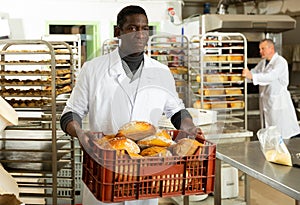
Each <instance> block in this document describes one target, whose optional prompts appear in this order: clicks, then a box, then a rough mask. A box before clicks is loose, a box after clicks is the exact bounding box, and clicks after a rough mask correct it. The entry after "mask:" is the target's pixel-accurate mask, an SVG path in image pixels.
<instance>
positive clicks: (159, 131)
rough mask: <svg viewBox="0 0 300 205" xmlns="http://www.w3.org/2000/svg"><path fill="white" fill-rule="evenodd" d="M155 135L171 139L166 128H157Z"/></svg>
mask: <svg viewBox="0 0 300 205" xmlns="http://www.w3.org/2000/svg"><path fill="white" fill-rule="evenodd" d="M155 136H160V137H164V138H166V139H169V140H172V137H171V135H170V134H169V133H168V132H167V130H163V129H157V131H156V133H155Z"/></svg>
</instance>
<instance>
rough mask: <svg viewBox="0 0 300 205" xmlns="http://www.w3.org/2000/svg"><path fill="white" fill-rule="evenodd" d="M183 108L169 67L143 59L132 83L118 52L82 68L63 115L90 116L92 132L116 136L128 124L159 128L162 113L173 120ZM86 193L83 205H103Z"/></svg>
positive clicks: (148, 202) (90, 62)
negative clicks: (133, 123) (136, 121)
mask: <svg viewBox="0 0 300 205" xmlns="http://www.w3.org/2000/svg"><path fill="white" fill-rule="evenodd" d="M183 108H184V104H183V102H182V100H181V99H180V98H178V94H177V92H176V87H175V81H174V78H173V75H172V74H171V72H170V70H169V68H168V67H167V66H165V65H163V64H161V63H159V62H158V61H156V60H154V59H152V58H150V57H148V56H147V55H144V63H143V67H142V73H141V77H140V78H138V79H136V80H134V81H133V82H130V79H129V78H128V77H127V76H126V73H125V71H124V69H123V67H122V62H121V58H120V56H119V53H118V49H116V50H114V51H113V52H111V53H109V54H107V55H104V56H100V57H97V58H95V59H93V60H91V61H89V62H86V63H85V64H84V65H83V67H82V69H81V71H80V74H79V76H78V79H77V82H76V84H75V87H74V89H73V91H72V94H71V96H70V99H69V100H68V101H67V105H66V107H65V109H64V111H63V113H66V112H68V111H72V112H75V113H77V114H78V115H79V116H80V117H81V118H84V116H86V115H87V114H89V127H90V131H95V132H100V131H101V132H104V133H105V134H116V133H117V131H118V129H119V128H120V126H122V125H123V124H125V123H127V122H129V121H133V120H142V121H147V122H150V123H152V124H153V125H155V126H157V124H158V120H159V119H160V117H161V115H162V113H163V112H164V113H165V114H166V116H167V117H171V116H172V115H173V114H175V113H176V112H178V111H179V110H181V109H183ZM84 193H85V194H84V196H83V201H84V204H88V205H94V204H102V203H101V202H99V201H98V202H97V200H95V199H94V198H93V195H92V194H91V193H90V192H89V191H87V190H85V191H84ZM138 202H139V203H137V201H134V202H132V203H131V204H134V205H136V204H141V205H142V204H145V205H146V204H149V205H150V204H158V200H157V199H154V200H147V201H138ZM126 204H130V203H128V202H126Z"/></svg>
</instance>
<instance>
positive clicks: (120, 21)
mask: <svg viewBox="0 0 300 205" xmlns="http://www.w3.org/2000/svg"><path fill="white" fill-rule="evenodd" d="M134 14H143V15H145V16H146V17H147V14H146V11H145V10H144V9H143V8H142V7H140V6H135V5H131V6H126V7H124V8H123V9H122V10H121V11H120V12H119V14H118V16H117V26H118V27H119V28H122V26H123V25H124V23H125V22H126V17H127V16H130V15H134ZM147 18H148V17H147Z"/></svg>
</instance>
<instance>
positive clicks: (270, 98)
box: [251, 53, 300, 139]
mask: <svg viewBox="0 0 300 205" xmlns="http://www.w3.org/2000/svg"><path fill="white" fill-rule="evenodd" d="M265 64H266V60H265V59H264V60H261V61H260V62H259V63H258V64H257V66H256V67H255V68H254V69H252V70H251V73H252V76H253V84H254V85H259V95H260V114H261V122H262V127H269V126H276V127H277V128H278V129H279V130H280V132H281V134H282V137H283V138H284V139H288V138H290V137H292V136H294V135H297V134H299V133H300V127H299V124H298V121H297V116H296V112H295V108H294V106H293V102H292V99H291V96H290V93H289V91H288V84H289V70H288V64H287V61H286V60H285V59H284V58H283V57H282V56H280V55H278V53H275V54H274V56H273V57H272V59H271V61H270V62H269V63H268V65H267V66H265Z"/></svg>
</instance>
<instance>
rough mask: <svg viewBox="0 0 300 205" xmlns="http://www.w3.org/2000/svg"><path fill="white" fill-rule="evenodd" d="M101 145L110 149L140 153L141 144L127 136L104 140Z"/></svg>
mask: <svg viewBox="0 0 300 205" xmlns="http://www.w3.org/2000/svg"><path fill="white" fill-rule="evenodd" d="M100 147H101V148H103V149H109V150H112V149H114V150H126V151H127V152H128V153H134V154H138V153H140V151H141V150H140V148H139V146H138V145H137V144H136V143H135V142H134V141H133V140H131V139H129V138H126V137H113V138H111V139H108V140H107V141H105V140H103V142H102V144H100Z"/></svg>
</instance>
